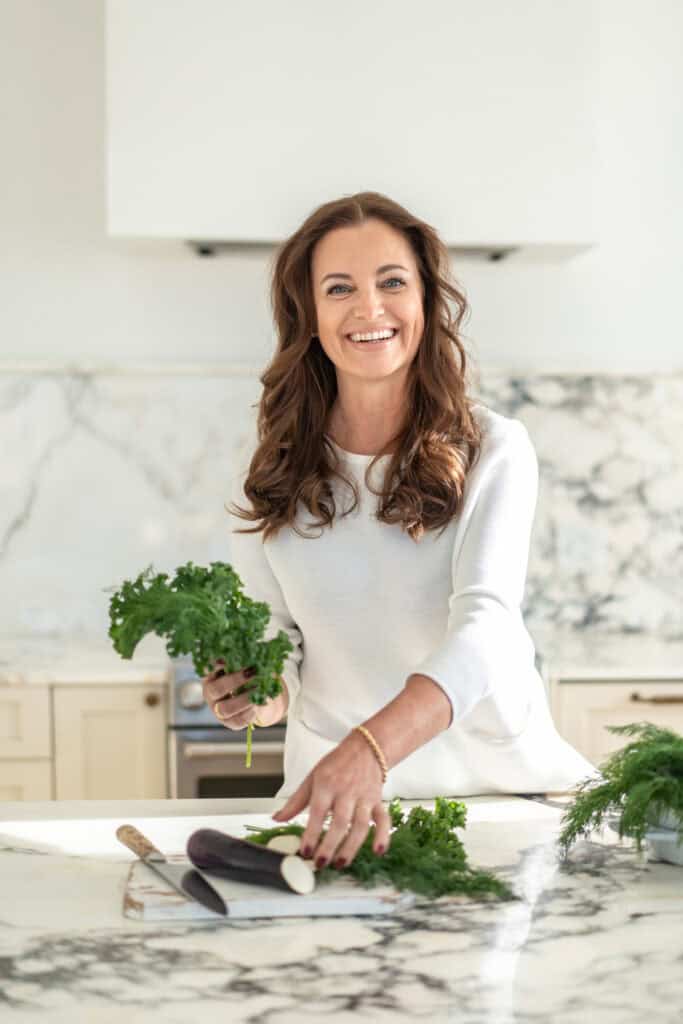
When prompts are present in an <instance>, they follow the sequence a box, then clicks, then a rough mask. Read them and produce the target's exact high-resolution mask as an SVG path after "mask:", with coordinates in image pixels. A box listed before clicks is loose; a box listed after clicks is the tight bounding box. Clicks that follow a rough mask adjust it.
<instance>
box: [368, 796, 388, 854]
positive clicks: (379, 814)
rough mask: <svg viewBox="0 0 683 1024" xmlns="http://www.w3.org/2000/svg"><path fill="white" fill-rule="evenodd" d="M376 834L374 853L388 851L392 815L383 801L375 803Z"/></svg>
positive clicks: (373, 845)
mask: <svg viewBox="0 0 683 1024" xmlns="http://www.w3.org/2000/svg"><path fill="white" fill-rule="evenodd" d="M373 817H374V819H375V835H374V839H373V843H372V849H373V851H374V853H377V854H382V853H386V852H387V850H388V849H389V844H390V843H391V816H390V814H389V811H388V810H387V808H386V806H385V805H384V804H383V803H378V804H375V807H374V813H373Z"/></svg>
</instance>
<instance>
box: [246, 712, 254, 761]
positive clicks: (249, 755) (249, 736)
mask: <svg viewBox="0 0 683 1024" xmlns="http://www.w3.org/2000/svg"><path fill="white" fill-rule="evenodd" d="M253 729H254V723H253V722H250V723H249V725H248V726H247V760H246V761H245V767H246V768H251V734H252V731H253Z"/></svg>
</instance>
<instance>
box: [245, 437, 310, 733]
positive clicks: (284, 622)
mask: <svg viewBox="0 0 683 1024" xmlns="http://www.w3.org/2000/svg"><path fill="white" fill-rule="evenodd" d="M254 450H255V435H254V436H253V437H252V436H251V435H250V436H249V437H248V438H247V441H246V442H245V444H244V445H243V446H242V448H241V450H240V453H239V456H238V458H237V462H236V465H237V471H236V472H235V473H234V474H233V477H232V483H231V487H230V502H231V503H233V502H234V503H235V504H236V505H239V506H240V507H241V508H249V507H250V502H249V500H248V498H247V497H246V495H245V493H244V489H243V485H244V481H245V479H246V476H247V473H248V470H249V463H250V461H251V457H252V455H253V453H254ZM254 525H255V523H254V522H250V521H248V520H246V519H240V518H239V517H238V516H236V515H233V514H232V513H230V530H231V533H230V564H231V565H232V567H233V569H234V570H235V572H236V573H237V574H238V576H239V577H240V579H241V580H242V583H243V585H244V586H243V589H244V594H245V596H246V597H250V598H251V599H252V600H253V601H265V602H266V603H267V604H268V606H269V608H270V621H269V622H268V624H267V626H266V628H265V630H264V633H263V637H262V640H264V641H265V640H271V639H272V638H273V637H274V636H276V635H277V633H278V631H279V630H281V629H282V630H284V632H285V633H286V634H287V636H288V637H289V639H290V641H291V643H292V645H293V648H294V649H293V650H292V651H290V653H289V654H288V655H287V656H286V657H285V660H284V664H283V670H282V673H281V676H282V680H283V682H284V683H285V685H286V687H287V691H288V693H289V710H288V714H289V713H290V712H291V710H292V708H293V706H294V701H295V700H296V697H297V695H298V693H299V691H300V689H301V681H300V678H299V665H300V664H301V661H302V658H303V644H302V635H301V631H300V630H299V628H298V626H297V624H296V623H295V622H294V619H293V618H292V616H291V613H290V611H289V608H288V607H287V604H286V602H285V599H284V595H283V593H282V588H281V587H280V584H279V583H278V581H277V579H276V577H275V575H274V573H273V570H272V569H271V567H270V563H269V562H268V559H267V557H266V553H265V550H264V547H263V533H262V532H260V533H234V532H232V531H234V530H236V529H242V528H244V527H246V528H247V529H249V528H251V527H253V526H254Z"/></svg>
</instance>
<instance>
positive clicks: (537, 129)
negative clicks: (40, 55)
mask: <svg viewBox="0 0 683 1024" xmlns="http://www.w3.org/2000/svg"><path fill="white" fill-rule="evenodd" d="M105 36H106V118H105V124H106V149H107V155H106V160H107V174H106V181H107V197H106V201H107V229H108V232H109V234H110V235H111V236H115V237H128V238H158V239H164V240H165V239H169V238H175V239H186V240H190V241H193V242H195V243H200V242H202V241H208V240H221V239H222V240H225V241H231V242H239V243H244V242H246V243H252V244H253V243H257V244H266V245H267V244H272V243H273V242H279V241H281V240H282V239H283V238H284V237H285V236H286V235H288V234H289V233H290V232H291V231H292V230H294V229H295V227H296V226H297V225H298V224H299V223H300V222H301V221H303V219H304V218H305V217H307V216H308V215H309V214H310V212H311V211H312V209H313V208H314V207H315V206H317V205H318V204H320V203H323V202H327V201H329V200H330V199H332V198H335V197H337V196H340V195H348V194H350V193H353V192H356V191H361V190H365V189H372V190H375V191H379V192H383V193H386V194H388V195H389V196H391V197H392V198H394V199H396V200H397V201H398V202H400V203H403V204H404V205H407V206H408V207H409V208H411V209H414V210H415V212H416V213H417V214H418V215H419V216H421V217H422V218H423V219H425V220H427V221H428V222H429V223H432V224H435V225H438V229H439V233H440V234H441V235H442V237H443V239H444V241H445V242H446V243H447V244H448V245H450V246H454V247H460V246H461V247H473V248H484V249H485V250H487V251H489V252H490V251H494V250H499V251H501V250H502V251H505V250H506V249H507V248H508V247H515V246H529V247H547V249H548V250H552V251H553V252H554V253H560V254H571V253H572V252H575V251H581V250H582V249H584V248H586V247H587V246H590V245H594V244H595V243H596V241H598V240H599V239H598V232H597V217H596V202H595V191H596V184H597V178H598V175H597V170H598V161H597V156H598V146H597V138H598V135H597V107H596V103H595V96H596V94H597V93H598V89H599V33H598V12H597V10H596V7H595V5H594V4H593V3H591V2H590V0H575V2H574V3H572V4H539V3H538V2H537V0H516V2H515V3H514V4H505V3H496V4H493V5H491V4H482V5H479V4H472V3H471V2H469V0H422V2H421V3H418V4H416V3H414V2H413V0H394V2H393V3H392V4H391V6H390V7H387V6H386V5H384V4H367V3H365V2H364V0H349V2H347V3H346V4H344V6H343V9H342V8H340V9H339V12H332V10H331V8H330V7H329V6H327V5H325V4H320V3H319V2H317V0H297V4H296V7H295V13H294V15H293V11H292V8H291V6H290V5H288V4H282V3H276V2H275V0H272V2H270V3H267V4H265V5H264V4H228V3H222V2H220V0H202V2H201V3H199V4H194V3H193V4H189V3H175V4H158V3H155V4H141V3H139V0H114V2H111V0H110V2H108V3H107V6H106V26H105Z"/></svg>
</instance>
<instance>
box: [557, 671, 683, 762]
mask: <svg viewBox="0 0 683 1024" xmlns="http://www.w3.org/2000/svg"><path fill="white" fill-rule="evenodd" d="M551 692H552V698H551V700H552V711H553V717H554V719H555V724H556V726H557V729H558V732H559V733H560V735H561V736H562V737H563V738H564V739H566V740H567V742H568V743H571V745H572V746H573V747H576V749H577V750H578V751H579V752H580V753H582V754H583V755H584V757H587V758H588V760H589V761H591V762H592V763H593V764H598V763H599V762H600V761H604V760H605V758H606V757H608V756H609V755H610V754H611V753H612V752H613V751H615V750H618V749H619V748H620V747H624V746H626V744H627V743H629V742H631V738H630V737H629V736H623V735H622V736H619V735H615V734H614V733H611V732H608V731H607V729H606V726H608V725H628V724H629V723H631V722H650V723H652V725H658V726H660V727H661V728H664V729H673V730H674V731H675V732H678V733H683V680H671V679H666V680H657V679H648V680H642V679H633V680H630V679H619V680H615V681H611V680H610V681H609V682H605V681H604V680H581V681H578V680H571V679H561V680H555V682H554V683H553V686H552V691H551Z"/></svg>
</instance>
